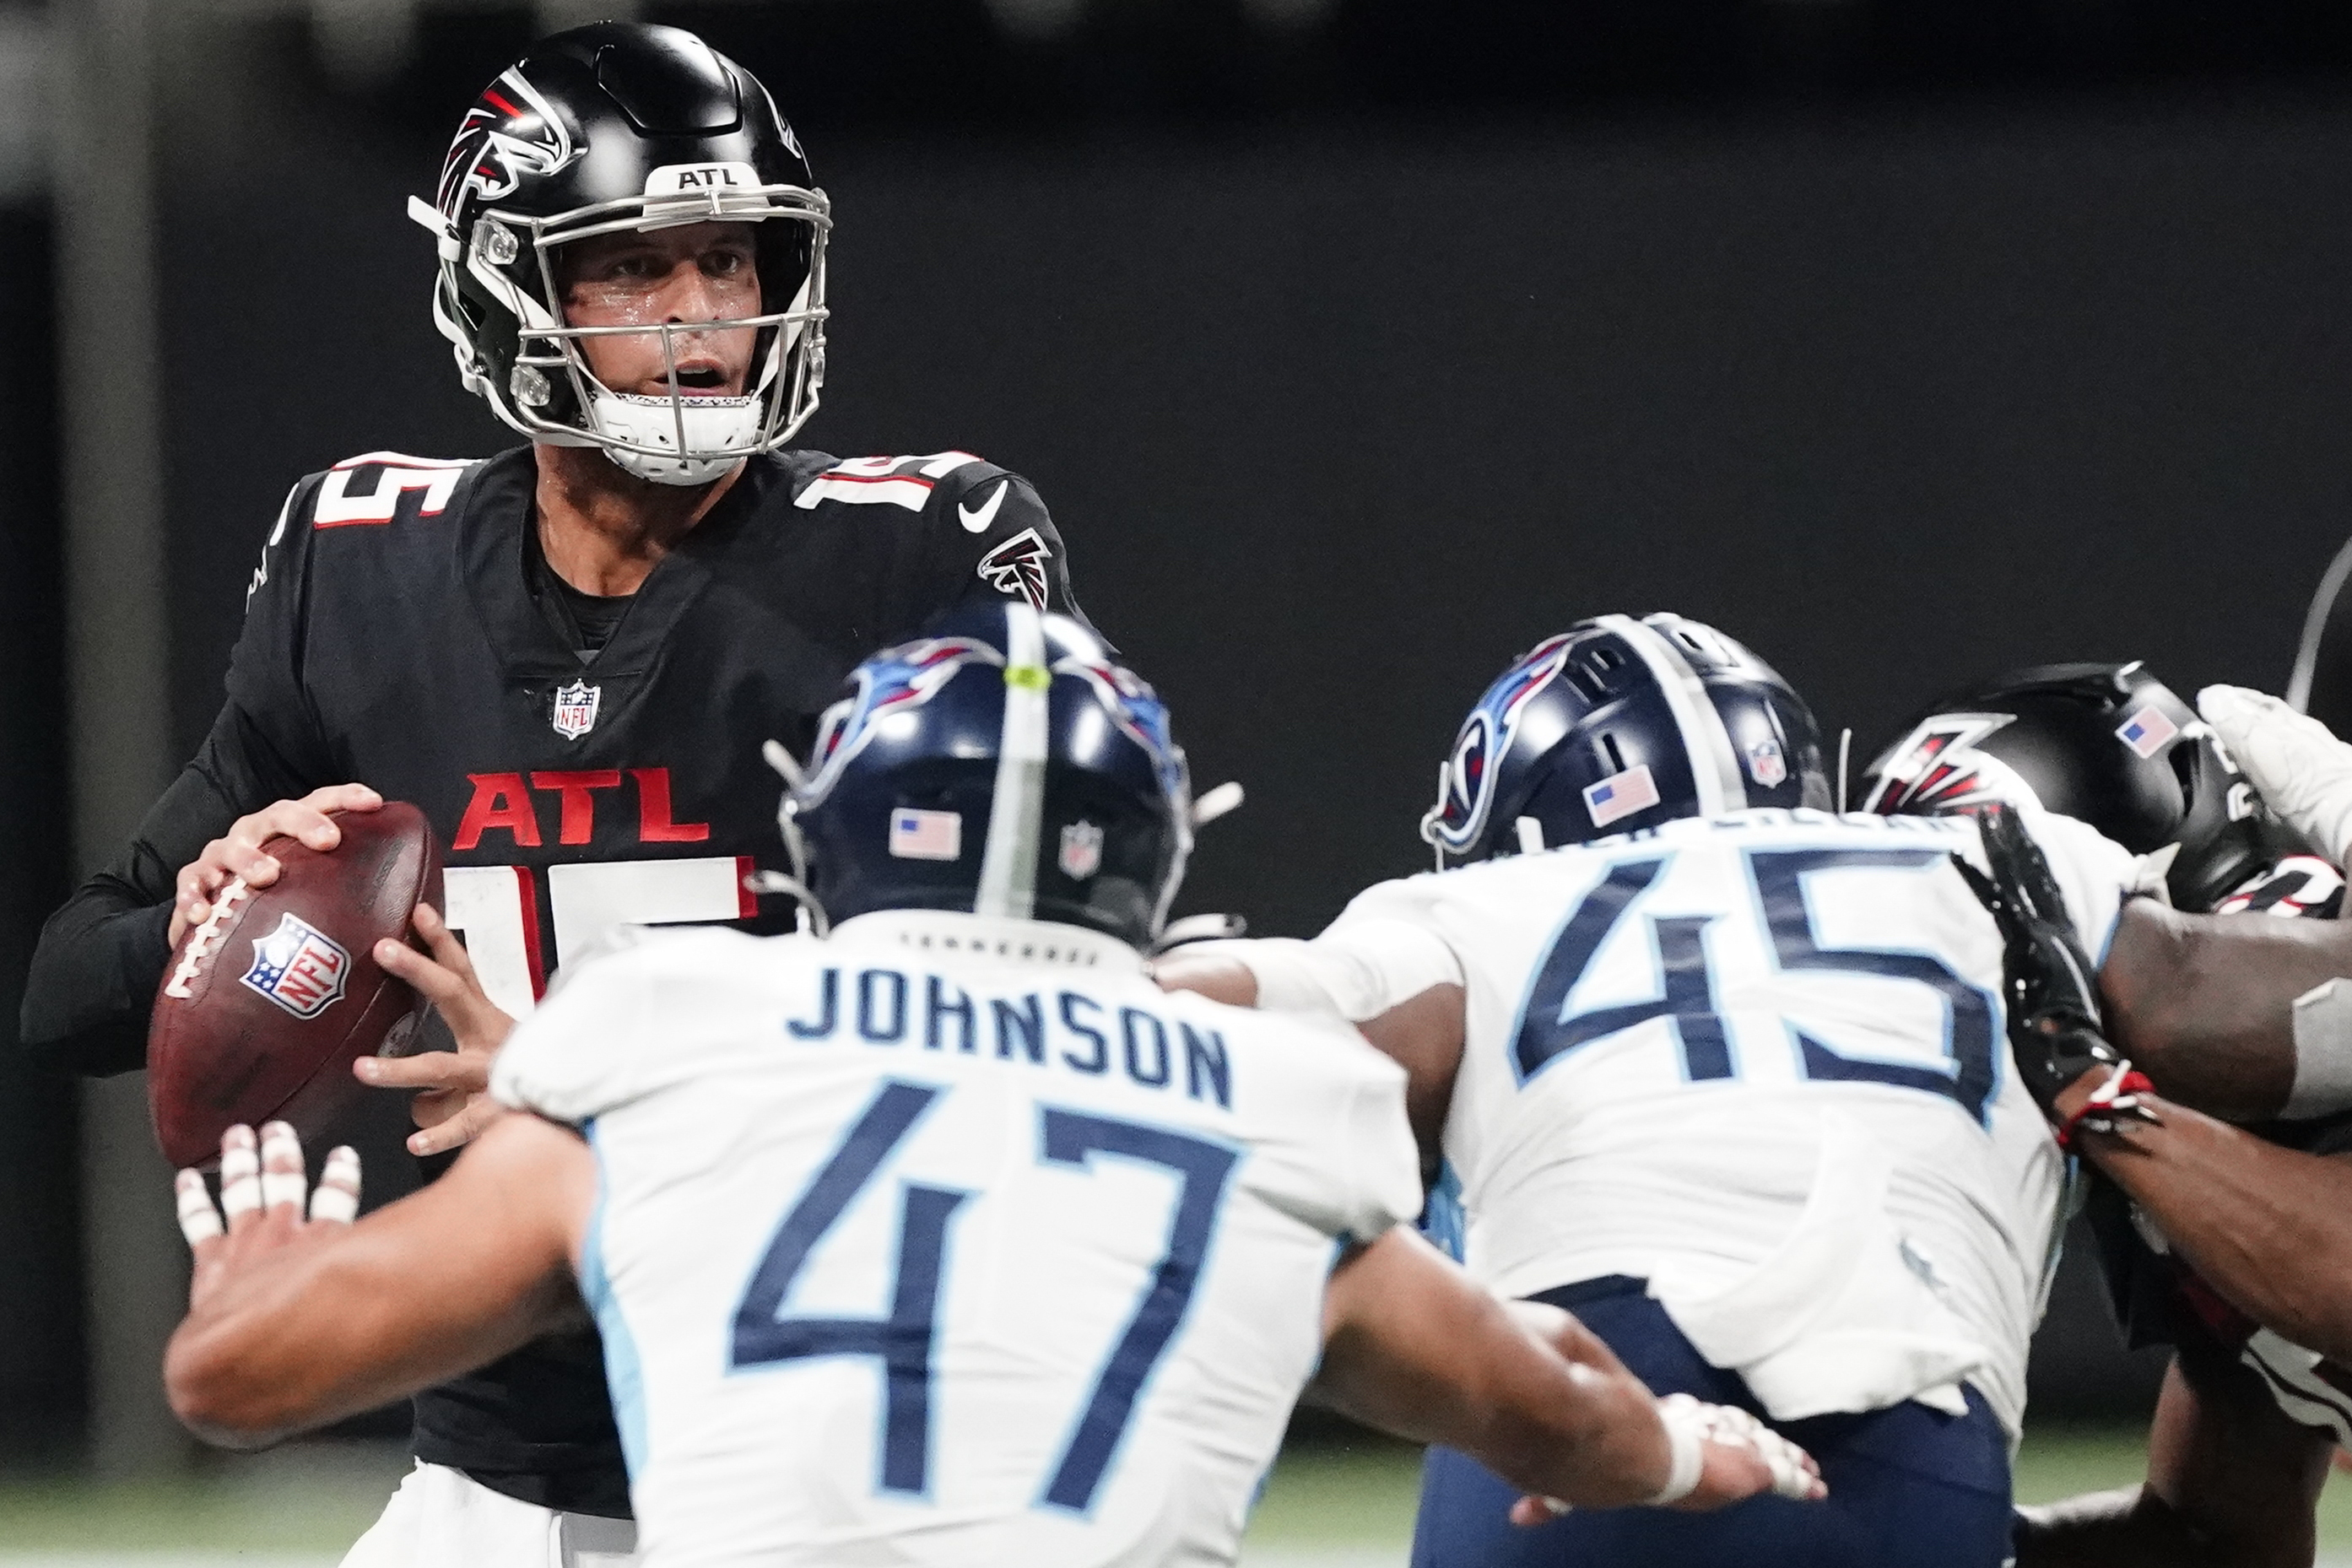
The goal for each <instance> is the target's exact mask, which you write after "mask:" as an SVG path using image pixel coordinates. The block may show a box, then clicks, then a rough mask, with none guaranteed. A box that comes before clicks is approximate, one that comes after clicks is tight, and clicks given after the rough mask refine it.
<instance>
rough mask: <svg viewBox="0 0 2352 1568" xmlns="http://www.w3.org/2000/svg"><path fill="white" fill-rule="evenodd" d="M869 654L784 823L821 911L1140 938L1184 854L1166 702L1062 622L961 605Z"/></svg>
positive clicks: (1086, 635)
mask: <svg viewBox="0 0 2352 1568" xmlns="http://www.w3.org/2000/svg"><path fill="white" fill-rule="evenodd" d="M928 631H929V635H927V636H925V637H921V638H919V639H918V640H916V641H914V642H910V643H906V644H903V645H901V646H899V647H894V648H889V649H886V650H885V651H883V652H881V653H877V654H876V655H874V656H873V657H872V658H868V659H867V660H866V662H865V663H863V664H861V665H859V666H858V667H857V668H856V670H854V671H852V672H851V674H850V677H849V679H848V682H847V683H846V687H845V695H844V696H843V697H842V699H841V700H839V701H838V702H835V704H834V705H833V706H832V707H831V708H830V709H828V710H826V711H825V714H824V719H823V720H822V721H820V723H819V725H818V729H817V740H816V748H815V750H814V752H813V753H812V754H811V756H810V759H809V763H808V768H807V773H806V777H805V778H804V779H803V781H802V782H800V783H799V784H796V785H795V786H794V787H793V789H792V791H791V792H790V793H789V794H788V795H786V796H785V798H784V804H783V809H782V824H783V828H784V836H785V839H786V841H787V844H788V845H789V846H790V847H792V848H793V853H794V857H795V858H796V859H798V860H799V861H800V863H801V866H802V877H803V880H804V881H805V882H806V883H807V884H808V886H809V889H810V890H811V891H812V892H813V893H814V895H815V897H816V899H817V900H818V902H819V903H820V904H822V906H823V907H824V913H825V914H826V915H827V916H828V917H830V918H831V919H833V920H836V921H838V920H846V919H848V918H850V917H851V916H854V915H860V914H866V913H868V912H870V911H872V910H909V909H912V910H968V911H971V912H972V913H975V914H981V915H993V916H997V917H1001V918H1009V919H1023V920H1044V921H1063V922H1065V923H1066V924H1070V925H1078V926H1085V927H1087V928H1089V929H1091V930H1094V931H1103V932H1106V933H1108V934H1109V935H1111V936H1115V937H1118V938H1119V939H1120V940H1121V941H1123V942H1129V943H1130V944H1131V945H1133V946H1136V947H1147V946H1149V945H1150V944H1151V943H1152V942H1154V941H1156V940H1157V939H1158V938H1159V936H1160V931H1161V930H1162V928H1163V927H1164V926H1165V924H1166V922H1167V918H1168V906H1169V903H1170V901H1171V900H1172V899H1173V898H1174V897H1175V895H1176V888H1177V884H1178V883H1180V882H1181V881H1182V879H1183V876H1184V862H1185V859H1186V858H1187V857H1189V856H1190V855H1191V853H1192V782H1191V777H1190V774H1189V773H1187V771H1186V768H1185V763H1184V752H1183V751H1182V749H1181V747H1179V746H1178V745H1177V744H1176V742H1175V738H1174V736H1173V735H1172V734H1171V732H1170V731H1169V726H1168V710H1167V709H1166V707H1164V706H1163V705H1162V704H1161V703H1160V699H1159V697H1158V696H1157V695H1156V694H1154V692H1153V691H1152V689H1151V688H1150V686H1149V685H1147V684H1146V683H1145V682H1144V681H1143V680H1142V679H1140V678H1139V677H1138V676H1137V675H1135V674H1134V673H1133V672H1132V671H1130V670H1128V669H1126V668H1122V667H1121V666H1119V665H1118V664H1117V663H1116V662H1114V661H1113V659H1112V658H1111V656H1110V654H1109V651H1108V649H1106V648H1105V647H1103V645H1102V643H1101V641H1100V640H1099V639H1098V638H1097V637H1095V635H1094V634H1093V633H1092V632H1091V631H1089V630H1087V628H1086V627H1085V626H1082V625H1080V624H1079V623H1078V622H1076V621H1074V620H1071V619H1069V618H1068V617H1066V616H1055V615H1041V614H1039V613H1038V612H1037V611H1035V610H1034V609H1032V608H1031V607H1030V606H1029V605H1026V604H1024V603H1022V602H1021V601H1019V600H1014V599H1008V600H1003V601H1000V602H997V603H992V604H973V605H967V606H964V607H962V608H960V609H957V610H953V611H950V612H949V613H948V614H947V615H946V616H943V617H941V618H940V619H939V620H937V621H934V622H933V623H932V624H931V626H929V628H928Z"/></svg>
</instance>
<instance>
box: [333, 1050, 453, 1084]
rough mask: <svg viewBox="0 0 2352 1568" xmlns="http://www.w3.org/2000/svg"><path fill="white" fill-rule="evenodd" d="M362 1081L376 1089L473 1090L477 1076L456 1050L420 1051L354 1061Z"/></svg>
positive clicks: (354, 1068)
mask: <svg viewBox="0 0 2352 1568" xmlns="http://www.w3.org/2000/svg"><path fill="white" fill-rule="evenodd" d="M352 1075H353V1076H354V1077H356V1078H357V1079H359V1080H360V1081H361V1082H362V1083H364V1084H369V1085H372V1086H373V1087H374V1088H377V1089H445V1090H446V1089H472V1088H474V1087H475V1084H474V1082H473V1080H474V1079H475V1078H476V1077H478V1074H477V1072H476V1070H475V1068H474V1067H473V1065H472V1064H470V1063H468V1062H467V1061H466V1060H465V1059H464V1056H463V1054H462V1053H460V1052H457V1051H419V1052H417V1053H416V1054H415V1056H413V1057H362V1058H360V1059H359V1060H357V1061H355V1062H353V1063H352Z"/></svg>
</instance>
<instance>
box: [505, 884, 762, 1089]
mask: <svg viewBox="0 0 2352 1568" xmlns="http://www.w3.org/2000/svg"><path fill="white" fill-rule="evenodd" d="M805 940H807V939H805V938H797V937H754V936H751V935H748V934H747V933H745V932H742V931H733V930H730V929H727V928H725V927H691V928H687V929H682V930H677V931H646V932H644V933H642V934H640V935H637V936H635V937H632V938H631V939H629V940H628V941H626V942H624V943H622V944H620V945H617V946H615V947H613V948H610V949H608V950H605V951H603V952H599V953H598V954H596V955H595V956H593V957H592V958H591V959H589V960H587V961H585V962H575V963H573V964H568V965H566V969H565V973H564V974H563V976H562V983H561V984H558V985H556V986H554V987H552V988H551V990H550V991H549V994H548V996H547V999H546V1001H545V1002H543V1003H542V1004H541V1005H540V1007H539V1009H538V1011H536V1012H534V1013H532V1014H531V1015H530V1016H529V1017H527V1018H525V1019H523V1020H521V1021H520V1023H519V1024H517V1025H516V1026H515V1030H514V1033H513V1034H512V1035H511V1036H509V1037H508V1039H507V1042H506V1044H505V1045H504V1046H503V1047H500V1048H499V1057H498V1061H497V1063H496V1064H495V1065H494V1066H493V1068H492V1069H491V1075H490V1092H491V1093H492V1094H493V1095H495V1096H496V1097H497V1098H498V1099H499V1100H501V1101H503V1102H504V1103H506V1104H508V1105H512V1106H519V1107H521V1108H523V1109H526V1110H536V1111H538V1112H540V1113H541V1114H542V1115H545V1116H551V1117H553V1118H554V1119H555V1120H557V1121H570V1122H581V1121H587V1120H589V1119H590V1118H591V1117H595V1116H601V1115H603V1114H604V1112H605V1111H607V1110H612V1109H613V1108H614V1107H615V1106H618V1105H622V1104H625V1103H626V1102H628V1101H630V1100H635V1099H638V1098H639V1097H641V1096H643V1095H646V1094H647V1093H650V1092H652V1091H654V1090H656V1089H661V1088H663V1087H665V1086H667V1085H668V1084H671V1083H674V1082H677V1081H680V1080H683V1079H691V1078H694V1077H697V1076H698V1075H699V1074H700V1073H702V1072H703V1071H704V1070H706V1069H707V1068H708V1067H709V1058H710V1055H711V1051H712V1047H714V1046H716V1047H720V1048H722V1049H726V1048H732V1047H733V1046H734V1045H735V1044H736V1043H737V1041H736V1036H735V1035H734V1034H732V1033H730V1032H728V1031H725V1030H723V1029H722V1030H720V1031H719V1032H718V1033H716V1034H711V1033H706V1032H703V1031H698V1030H697V1029H695V1028H694V1027H692V1023H693V1021H694V1020H695V1019H696V1018H698V1017H702V1016H719V1014H721V1013H722V1012H723V1010H724V1007H725V1005H726V1004H728V1003H730V1002H740V1001H742V1000H745V999H747V998H753V999H756V997H757V995H758V994H761V993H760V977H761V975H762V974H763V973H765V972H766V967H767V966H766V964H765V963H763V960H764V958H765V955H764V954H763V953H762V952H761V944H765V943H772V942H803V941H805Z"/></svg>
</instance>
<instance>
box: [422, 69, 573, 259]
mask: <svg viewBox="0 0 2352 1568" xmlns="http://www.w3.org/2000/svg"><path fill="white" fill-rule="evenodd" d="M579 155H580V154H579V149H577V148H576V147H574V146H573V145H572V132H571V130H570V128H569V127H567V126H566V125H565V124H564V123H563V117H562V115H560V114H558V113H556V111H555V109H554V106H553V105H551V104H550V103H549V102H548V101H547V100H546V99H544V98H542V97H541V96H540V92H539V89H537V88H535V87H533V86H531V85H530V83H529V82H528V81H525V80H524V79H523V77H522V73H521V72H520V71H518V70H511V69H509V70H507V71H505V72H502V73H501V74H500V75H499V79H498V80H496V81H494V82H492V83H491V84H490V85H489V86H488V87H486V88H484V89H482V96H481V97H479V98H478V99H476V100H474V107H473V108H471V109H469V110H467V111H466V118H465V121H463V122H462V123H461V124H459V125H458V127H457V140H456V141H454V142H450V143H449V157H448V161H447V162H446V163H443V164H442V165H441V189H440V203H439V205H440V207H441V213H442V216H445V217H446V218H448V219H449V221H450V222H452V223H455V222H457V208H458V207H459V205H461V204H462V203H463V202H464V201H465V199H466V195H467V192H469V191H470V192H474V193H476V194H478V195H480V196H481V198H482V199H483V200H484V201H486V202H496V201H503V200H505V199H506V198H507V197H508V196H510V195H513V194H514V190H515V187H516V186H517V185H520V184H522V182H523V177H524V176H525V175H527V174H554V173H556V172H557V171H558V170H560V169H562V168H563V167H564V166H565V165H566V164H568V163H571V162H572V159H574V158H576V157H578V156H579Z"/></svg>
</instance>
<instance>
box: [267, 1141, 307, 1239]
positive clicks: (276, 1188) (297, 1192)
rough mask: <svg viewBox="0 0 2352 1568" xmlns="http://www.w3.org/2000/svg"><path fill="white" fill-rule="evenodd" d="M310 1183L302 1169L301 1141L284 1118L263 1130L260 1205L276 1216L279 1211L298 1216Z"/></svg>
mask: <svg viewBox="0 0 2352 1568" xmlns="http://www.w3.org/2000/svg"><path fill="white" fill-rule="evenodd" d="M309 1189H310V1182H309V1181H308V1179H307V1174H306V1173H305V1172H304V1170H303V1168H302V1140H301V1139H300V1138H299V1137H297V1136H296V1135H295V1132H294V1129H293V1128H291V1127H289V1126H288V1125H287V1124H286V1123H285V1122H283V1121H272V1122H269V1123H268V1124H267V1125H266V1126H264V1127H263V1128H262V1130H261V1206H262V1207H263V1208H264V1209H265V1210H268V1211H270V1213H271V1215H272V1216H273V1217H274V1216H275V1215H277V1213H278V1211H281V1210H282V1211H283V1212H284V1213H285V1214H286V1215H289V1216H299V1215H300V1214H301V1212H302V1199H303V1198H304V1197H305V1196H306V1195H307V1194H308V1192H309Z"/></svg>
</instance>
